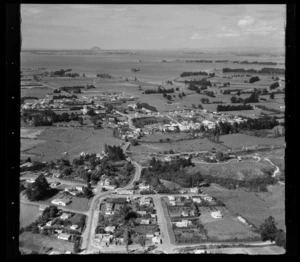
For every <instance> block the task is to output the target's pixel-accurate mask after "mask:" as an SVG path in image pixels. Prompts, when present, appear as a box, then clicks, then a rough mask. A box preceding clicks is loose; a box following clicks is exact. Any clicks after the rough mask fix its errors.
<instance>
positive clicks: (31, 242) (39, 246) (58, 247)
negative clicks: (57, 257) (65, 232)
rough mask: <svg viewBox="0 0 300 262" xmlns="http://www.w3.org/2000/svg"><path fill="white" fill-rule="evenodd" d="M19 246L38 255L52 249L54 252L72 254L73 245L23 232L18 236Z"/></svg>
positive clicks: (54, 238) (53, 238)
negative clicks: (68, 252)
mask: <svg viewBox="0 0 300 262" xmlns="http://www.w3.org/2000/svg"><path fill="white" fill-rule="evenodd" d="M19 246H20V247H24V248H27V249H30V250H34V251H37V252H38V253H41V254H45V253H46V252H45V251H46V250H47V249H48V250H49V249H51V248H52V249H53V250H55V251H60V252H66V251H71V252H73V247H74V243H73V242H70V241H65V240H61V239H57V238H56V237H52V236H51V237H50V236H44V235H42V234H32V233H31V232H23V233H22V234H21V235H20V236H19Z"/></svg>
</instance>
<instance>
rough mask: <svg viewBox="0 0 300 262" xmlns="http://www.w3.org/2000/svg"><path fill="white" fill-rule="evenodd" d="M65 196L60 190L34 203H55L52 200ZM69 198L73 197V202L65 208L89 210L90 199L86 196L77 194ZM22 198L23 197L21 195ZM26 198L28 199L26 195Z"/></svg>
mask: <svg viewBox="0 0 300 262" xmlns="http://www.w3.org/2000/svg"><path fill="white" fill-rule="evenodd" d="M61 196H63V193H61V192H58V193H57V194H55V195H54V196H52V197H50V198H48V199H47V200H40V201H35V202H33V203H35V204H41V205H43V204H44V205H53V204H52V203H51V201H52V200H54V199H56V198H59V197H61ZM69 198H70V199H71V201H72V202H71V203H70V204H68V205H67V206H65V207H64V208H66V209H72V210H78V211H82V212H85V211H87V210H88V208H89V207H88V203H89V200H88V199H87V198H85V197H76V196H69ZM21 199H22V197H21ZM24 200H26V201H28V200H27V199H26V198H25V197H24Z"/></svg>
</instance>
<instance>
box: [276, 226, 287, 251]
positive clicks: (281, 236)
mask: <svg viewBox="0 0 300 262" xmlns="http://www.w3.org/2000/svg"><path fill="white" fill-rule="evenodd" d="M275 242H276V244H277V245H278V246H280V247H283V248H284V249H285V248H286V234H285V232H284V231H283V230H282V229H279V230H278V232H277V234H276V236H275Z"/></svg>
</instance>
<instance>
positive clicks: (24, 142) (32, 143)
mask: <svg viewBox="0 0 300 262" xmlns="http://www.w3.org/2000/svg"><path fill="white" fill-rule="evenodd" d="M46 142H47V141H46V140H41V139H22V138H21V153H23V152H25V151H28V150H31V149H33V148H35V147H37V146H39V145H41V144H44V143H46Z"/></svg>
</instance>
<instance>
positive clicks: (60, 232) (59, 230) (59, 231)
mask: <svg viewBox="0 0 300 262" xmlns="http://www.w3.org/2000/svg"><path fill="white" fill-rule="evenodd" d="M54 231H55V232H56V233H57V234H62V232H63V230H62V229H55V230H54Z"/></svg>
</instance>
